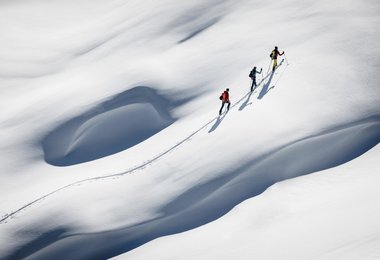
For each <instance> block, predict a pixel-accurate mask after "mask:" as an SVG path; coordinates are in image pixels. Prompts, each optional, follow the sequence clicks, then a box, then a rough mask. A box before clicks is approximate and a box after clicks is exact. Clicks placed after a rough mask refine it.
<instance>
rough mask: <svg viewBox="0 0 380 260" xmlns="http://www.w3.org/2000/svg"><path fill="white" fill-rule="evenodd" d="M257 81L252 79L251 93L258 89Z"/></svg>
mask: <svg viewBox="0 0 380 260" xmlns="http://www.w3.org/2000/svg"><path fill="white" fill-rule="evenodd" d="M256 86H257V85H256V79H255V78H252V86H251V91H253V89H254V88H255V87H256Z"/></svg>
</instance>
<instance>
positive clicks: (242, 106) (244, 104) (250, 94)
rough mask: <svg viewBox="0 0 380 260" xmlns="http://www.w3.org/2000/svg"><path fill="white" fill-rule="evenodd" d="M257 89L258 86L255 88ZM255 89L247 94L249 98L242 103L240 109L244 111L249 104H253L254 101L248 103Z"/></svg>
mask: <svg viewBox="0 0 380 260" xmlns="http://www.w3.org/2000/svg"><path fill="white" fill-rule="evenodd" d="M255 89H256V88H255ZM255 89H254V90H253V91H250V92H249V93H248V94H247V98H246V100H245V101H244V102H243V103H242V104H241V106H240V107H239V111H242V110H243V109H244V108H245V107H246V106H249V105H251V104H252V102H250V103H248V102H249V100H250V99H251V96H252V94H253V92H254V91H255Z"/></svg>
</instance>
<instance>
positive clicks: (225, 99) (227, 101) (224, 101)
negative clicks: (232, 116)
mask: <svg viewBox="0 0 380 260" xmlns="http://www.w3.org/2000/svg"><path fill="white" fill-rule="evenodd" d="M229 91H230V89H228V88H227V89H226V90H225V91H224V92H223V93H222V95H221V96H220V97H219V99H220V100H222V107H221V108H220V109H219V115H221V114H222V110H223V107H224V104H228V105H227V111H228V110H230V105H231V102H230V95H229V93H228V92H229Z"/></svg>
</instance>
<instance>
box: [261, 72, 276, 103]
mask: <svg viewBox="0 0 380 260" xmlns="http://www.w3.org/2000/svg"><path fill="white" fill-rule="evenodd" d="M273 74H274V73H271V74H270V77H269V79H268V81H267V82H266V83H265V84H264V85H263V88H262V89H261V91H260V94H259V95H258V96H257V99H262V98H263V97H264V96H265V95H266V94H267V93H268V92H269V91H270V90H271V89H272V88H274V86H272V87H269V86H270V83H271V82H272V79H273Z"/></svg>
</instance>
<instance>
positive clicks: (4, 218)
mask: <svg viewBox="0 0 380 260" xmlns="http://www.w3.org/2000/svg"><path fill="white" fill-rule="evenodd" d="M282 62H283V60H282ZM282 62H281V63H280V64H279V67H280V66H281V64H282ZM288 65H289V64H286V66H285V68H284V69H283V70H282V71H281V72H279V76H278V78H277V80H276V82H275V83H274V84H273V86H272V87H271V88H273V87H274V86H275V85H276V84H277V83H278V81H279V80H280V78H281V77H282V75H283V74H284V72H285V70H286V69H287V67H288ZM271 75H272V73H268V74H267V75H266V76H263V78H262V79H261V81H260V82H259V83H258V86H257V87H256V89H257V88H258V87H260V86H261V85H262V84H263V82H264V81H265V80H266V79H267V78H268V77H269V76H271ZM271 88H269V89H268V90H267V92H268V91H269V90H270V89H271ZM267 92H266V93H267ZM266 93H264V95H265V94H266ZM252 94H253V92H250V91H249V92H248V93H246V94H245V95H244V96H243V97H242V98H241V99H239V100H238V101H237V102H235V103H234V104H232V105H231V108H230V110H232V109H233V108H234V107H235V106H237V105H238V104H239V103H241V102H242V101H243V100H244V99H246V98H247V97H248V96H250V95H252ZM260 94H261V93H259V97H258V98H260ZM226 113H227V112H224V113H223V114H222V116H225V114H226ZM218 118H220V116H216V117H215V118H213V119H211V120H210V121H208V122H207V123H206V124H204V125H203V126H201V127H200V128H199V129H197V130H196V131H194V132H193V133H191V134H190V135H188V136H187V137H185V138H184V139H183V140H181V141H180V142H178V143H177V144H175V145H174V146H172V147H170V148H169V149H167V150H166V151H164V152H163V153H161V154H158V155H157V156H155V157H153V158H152V159H150V160H147V161H146V162H144V163H143V164H141V165H138V166H136V167H133V168H131V169H128V170H126V171H123V172H119V173H115V174H110V175H104V176H98V177H92V178H87V179H83V180H79V181H76V182H73V183H70V184H68V185H65V186H63V187H61V188H59V189H56V190H54V191H51V192H49V193H47V194H45V195H44V196H42V197H39V198H37V199H35V200H33V201H31V202H29V203H27V204H25V205H24V206H22V207H21V208H19V209H17V210H14V211H13V212H11V213H8V214H5V215H3V216H2V217H1V219H0V224H5V223H7V222H8V221H9V220H10V219H12V218H13V217H15V216H16V215H17V214H18V213H20V212H22V211H24V210H26V209H28V208H30V207H32V206H33V205H35V204H36V203H38V202H41V201H43V200H44V199H46V198H48V197H50V196H52V195H54V194H56V193H58V192H61V191H63V190H66V189H68V188H70V187H74V186H78V185H82V184H84V183H87V182H92V181H97V180H103V179H108V178H115V177H120V176H124V175H129V174H132V173H134V172H136V171H138V170H142V169H144V168H145V167H147V166H148V165H151V164H152V163H154V162H155V161H157V160H159V159H160V158H162V157H163V156H165V155H166V154H168V153H170V152H172V151H173V150H175V149H176V148H178V147H179V146H181V145H182V144H183V143H185V142H187V141H189V140H190V139H191V138H192V137H193V136H195V135H196V134H198V133H199V132H200V131H202V130H203V129H205V128H207V127H208V126H209V125H210V124H211V123H213V122H214V121H215V120H218ZM379 122H380V116H377V115H375V116H372V117H369V118H366V119H363V120H360V121H357V122H353V123H350V124H347V125H345V126H340V127H335V128H333V129H329V130H326V131H323V132H321V133H318V134H316V135H311V136H307V137H304V138H301V139H298V140H295V141H293V142H291V143H289V144H286V145H283V146H282V147H277V148H275V149H274V150H273V151H271V152H269V153H268V154H265V155H262V156H261V157H260V158H258V159H257V160H255V161H256V162H260V161H262V160H265V159H266V158H267V157H268V156H270V155H272V154H274V153H277V152H279V151H282V150H284V149H286V148H288V147H291V146H293V145H296V144H298V143H301V142H304V141H307V140H309V139H312V138H316V137H319V136H323V135H327V134H330V133H334V132H337V131H342V130H345V129H348V128H351V127H354V126H359V125H362V124H367V123H379ZM377 139H379V137H378V138H377ZM378 142H379V140H377V141H376V144H377V143H378ZM376 144H371V145H370V146H371V148H372V147H373V146H374V145H376ZM358 156H359V155H358Z"/></svg>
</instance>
